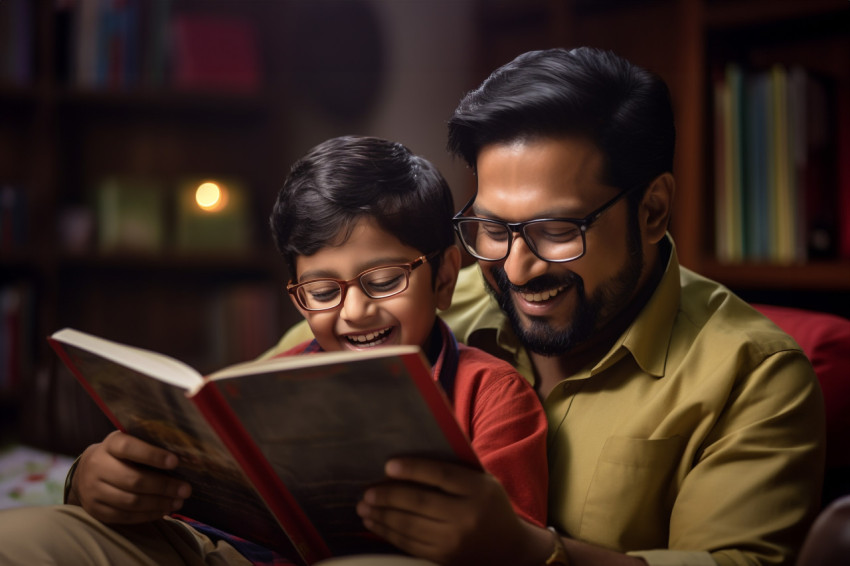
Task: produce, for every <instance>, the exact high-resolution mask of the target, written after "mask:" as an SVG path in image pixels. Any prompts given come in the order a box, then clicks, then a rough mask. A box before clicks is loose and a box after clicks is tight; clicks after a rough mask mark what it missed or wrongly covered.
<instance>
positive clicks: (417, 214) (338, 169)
mask: <svg viewBox="0 0 850 566" xmlns="http://www.w3.org/2000/svg"><path fill="white" fill-rule="evenodd" d="M453 215H454V202H453V200H452V193H451V190H450V189H449V185H448V183H447V182H446V180H445V179H444V178H443V176H442V175H441V174H440V172H439V171H438V170H437V168H436V167H434V166H433V165H432V164H431V163H430V162H429V161H428V160H427V159H425V158H423V157H420V156H418V155H414V154H413V153H411V151H410V150H409V149H408V148H407V147H405V146H404V145H402V144H400V143H397V142H392V141H389V140H385V139H381V138H377V137H367V136H342V137H337V138H331V139H329V140H327V141H325V142H322V143H320V144H319V145H317V146H316V147H314V148H313V149H311V150H310V151H309V152H308V153H307V154H306V155H304V156H303V157H302V158H301V159H299V160H298V161H296V162H295V163H294V164H293V165H292V167H291V169H290V172H289V175H288V176H287V178H286V180H285V181H284V183H283V187H282V188H281V189H280V191H279V193H278V196H277V201H276V202H275V205H274V209H273V210H272V214H271V218H270V223H271V228H272V235H273V236H274V241H275V245H276V246H277V249H278V250H279V251H280V253H281V254H282V255H283V258H284V261H285V262H286V266H287V268H288V269H289V273H290V275H291V276H292V277H293V278H294V277H295V276H296V273H295V259H296V258H297V257H298V256H309V255H312V254H314V253H316V252H317V251H319V250H320V249H321V248H323V247H325V246H328V245H339V244H340V243H342V242H344V241H345V240H347V239H348V237H349V236H350V234H351V230H352V229H353V228H354V225H355V224H356V222H357V221H358V220H360V219H362V218H371V219H374V220H375V221H376V222H377V224H378V226H380V227H381V228H382V229H383V230H386V231H387V232H389V233H390V234H393V235H394V236H395V237H397V238H398V239H399V240H400V241H401V242H402V243H403V244H405V245H407V246H410V247H412V248H416V249H417V250H419V251H420V252H422V253H423V254H428V253H431V252H434V251H439V250H443V249H445V248H446V247H448V246H450V245H452V244H454V232H453V230H452V223H451V219H452V216H453ZM411 259H413V258H411ZM430 263H431V265H432V273H433V274H434V276H436V272H437V269H438V268H439V264H440V256H437V257H436V258H435V259H433V260H432V261H431V262H430Z"/></svg>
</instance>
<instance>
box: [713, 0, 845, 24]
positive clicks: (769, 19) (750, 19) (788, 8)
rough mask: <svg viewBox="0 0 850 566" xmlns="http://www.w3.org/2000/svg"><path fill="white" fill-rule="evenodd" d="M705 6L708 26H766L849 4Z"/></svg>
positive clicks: (765, 1)
mask: <svg viewBox="0 0 850 566" xmlns="http://www.w3.org/2000/svg"><path fill="white" fill-rule="evenodd" d="M704 5H705V7H704V10H705V16H704V17H705V20H704V24H705V26H706V27H707V28H736V27H743V26H752V25H765V24H770V23H773V22H776V21H781V20H796V19H799V18H807V17H811V16H821V15H824V14H835V13H841V12H847V11H848V9H850V4H848V3H847V2H842V1H840V0H839V1H836V0H744V1H742V0H714V1H706V2H705V3H704Z"/></svg>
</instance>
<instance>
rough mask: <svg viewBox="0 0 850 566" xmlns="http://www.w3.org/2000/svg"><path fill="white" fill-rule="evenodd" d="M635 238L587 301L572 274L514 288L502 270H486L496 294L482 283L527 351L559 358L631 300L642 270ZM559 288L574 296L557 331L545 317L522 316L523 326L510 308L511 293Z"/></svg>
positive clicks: (632, 236)
mask: <svg viewBox="0 0 850 566" xmlns="http://www.w3.org/2000/svg"><path fill="white" fill-rule="evenodd" d="M636 236H637V235H636V234H630V235H629V238H628V247H629V249H628V251H629V253H628V260H627V262H626V264H625V265H624V266H623V268H622V269H621V270H620V271H619V272H617V274H615V275H614V277H612V278H611V279H609V280H608V281H607V282H605V283H603V284H602V285H600V287H599V288H598V289H597V290H596V291H595V292H594V293H593V295H591V296H590V297H588V296H587V293H586V292H585V288H584V280H582V278H581V277H579V276H578V275H576V274H575V273H573V272H567V273H565V274H563V275H562V276H555V275H550V274H546V275H542V276H540V277H537V278H535V279H532V280H531V281H529V282H528V283H526V284H525V285H523V286H522V287H517V286H515V285H513V284H512V283H511V282H510V281H509V280H508V276H507V274H506V273H505V270H504V267H503V266H502V265H500V266H498V267H493V268H492V269H491V270H490V272H491V274H492V276H493V278H494V279H495V282H496V285H497V288H498V292H496V290H494V289H493V288H492V285H491V284H490V281H488V280H487V279H486V278H485V282H486V284H487V288H488V289H489V290H490V293H491V294H492V295H493V296H494V297H495V298H496V300H497V301H498V303H499V306H500V307H501V309H502V311H503V312H504V313H505V315H506V316H507V317H508V320H509V321H510V323H511V327H512V328H513V330H514V333H515V334H516V335H517V338H519V341H520V342H521V343H522V344H523V345H524V346H525V348H526V349H527V350H529V351H531V352H534V353H537V354H541V355H544V356H559V355H563V354H566V353H568V352H570V351H571V350H573V349H574V348H576V347H577V346H579V345H580V344H582V343H583V342H585V341H587V340H588V339H589V338H590V337H591V336H592V334H593V333H594V332H595V331H598V330H599V329H600V328H601V327H602V326H604V325H605V324H607V323H608V322H610V321H611V320H612V319H613V318H614V317H615V316H616V315H617V314H619V313H620V312H622V311H623V310H624V309H625V308H626V307H627V305H628V303H629V301H630V300H631V298H632V297H633V296H634V294H635V292H636V291H637V287H638V281H639V280H640V275H641V271H642V268H643V250H642V249H641V247H640V243H639V242H640V238H639V236H637V237H636ZM561 286H566V287H568V289H567V292H569V291H574V292H575V293H576V297H577V300H576V309H575V313H574V314H573V317H572V320H570V321H564V323H563V325H562V326H561V327H560V328H559V327H556V326H554V325H553V324H552V323H551V322H550V320H549V319H547V318H545V317H528V316H526V319H528V321H527V322H525V323H524V322H523V320H522V319H521V318H520V316H519V313H518V312H517V310H516V306H515V305H514V301H513V294H512V292H523V293H534V292H539V291H544V290H547V289H556V288H558V287H561Z"/></svg>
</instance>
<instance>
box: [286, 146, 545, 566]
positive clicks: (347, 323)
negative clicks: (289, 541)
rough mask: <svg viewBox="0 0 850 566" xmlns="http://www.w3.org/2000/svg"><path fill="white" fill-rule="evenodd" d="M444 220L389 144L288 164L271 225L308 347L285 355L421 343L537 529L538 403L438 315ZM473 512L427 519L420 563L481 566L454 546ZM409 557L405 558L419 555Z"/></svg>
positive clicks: (454, 257) (446, 297) (443, 282)
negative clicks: (429, 528) (462, 560)
mask: <svg viewBox="0 0 850 566" xmlns="http://www.w3.org/2000/svg"><path fill="white" fill-rule="evenodd" d="M453 214H454V206H453V202H452V196H451V191H450V190H449V187H448V185H447V184H446V182H445V180H444V179H443V177H442V176H441V175H440V173H439V172H438V171H437V170H436V169H435V168H434V167H433V166H432V165H431V164H430V163H429V162H428V161H426V160H425V159H423V158H421V157H418V156H415V155H412V154H411V153H410V151H409V150H408V149H407V148H405V147H404V146H403V145H401V144H399V143H394V142H390V141H386V140H382V139H378V138H369V137H341V138H334V139H331V140H328V141H326V142H324V143H322V144H320V145H318V146H316V147H315V148H314V149H313V150H311V151H310V152H309V153H308V154H307V155H306V156H305V157H303V158H302V159H301V160H300V161H298V162H296V163H295V164H294V165H293V167H292V169H291V171H290V174H289V177H288V178H287V180H286V182H285V183H284V186H283V188H282V189H281V191H280V194H279V195H278V199H277V203H276V204H275V207H274V211H273V213H272V217H271V225H272V232H273V234H274V237H275V243H276V245H277V247H278V249H279V251H280V252H281V254H282V255H283V257H284V260H285V262H286V265H287V267H288V269H289V272H290V274H292V282H291V283H290V284H289V285H288V286H287V289H288V292H289V294H290V296H291V298H292V300H293V303H294V304H295V306H296V307H297V308H298V310H299V311H300V312H301V314H302V315H303V316H304V318H305V319H306V320H307V323H308V324H309V326H310V329H311V330H312V332H313V335H314V336H315V339H314V340H311V341H308V342H305V343H302V344H301V345H299V346H296V347H294V348H293V349H291V350H289V351H288V352H286V354H288V355H291V354H297V353H302V352H309V351H317V350H324V351H332V350H366V349H369V348H375V347H381V346H386V345H390V344H419V345H420V346H421V347H422V350H423V352H424V353H425V355H426V356H427V358H428V359H429V361H430V362H431V364H432V366H433V368H434V379H436V380H438V381H439V382H440V383H441V384H442V386H443V388H444V389H445V390H446V392H447V394H448V396H449V398H450V399H451V400H452V404H453V406H454V409H455V414H456V416H457V419H458V421H459V422H460V424H461V427H462V428H463V429H464V431H465V432H466V433H467V435H468V436H469V438H470V439H471V441H472V445H473V448H475V450H476V453H477V454H478V456H479V458H480V459H481V461H482V463H483V464H484V466H485V468H486V469H487V470H488V472H489V473H491V474H492V475H493V476H495V477H496V478H497V479H498V480H499V481H500V482H501V484H502V486H503V487H504V488H505V491H506V492H507V494H508V495H509V497H510V499H511V501H512V503H513V506H514V509H515V510H516V511H517V514H518V515H519V516H520V517H522V518H524V519H526V520H528V521H531V522H535V523H538V524H542V523H543V522H544V521H545V517H546V515H545V509H546V491H545V489H543V486H542V484H540V483H538V482H540V481H543V480H545V479H546V478H547V473H546V469H547V466H546V453H545V436H546V422H545V417H544V416H543V414H542V410H541V407H540V403H539V401H538V399H537V396H536V394H535V393H534V391H533V390H532V389H531V387H530V386H529V385H528V383H527V382H526V381H525V380H524V379H523V378H522V377H521V376H520V375H519V374H518V373H517V372H516V370H515V369H514V368H513V367H512V366H510V365H509V364H507V363H506V362H503V361H502V360H498V359H497V358H495V357H492V356H490V355H488V354H485V353H484V352H483V351H481V350H477V349H474V348H469V347H467V346H463V345H458V343H457V341H456V340H455V339H454V336H453V334H452V333H451V331H450V330H449V329H448V326H446V325H445V324H444V323H443V322H442V321H441V320H440V319H439V317H438V316H437V314H436V313H437V309H445V308H448V306H449V305H450V304H451V297H452V293H453V292H454V287H455V282H456V279H457V273H458V270H459V268H460V251H459V249H458V248H457V247H456V246H455V245H454V232H453V229H452V226H451V217H452V216H453ZM476 505H478V504H477V503H474V502H471V501H470V502H469V503H468V505H467V510H465V511H464V513H469V515H466V514H464V513H461V514H457V513H456V511H455V510H454V509H453V510H452V514H451V516H440V515H439V512H436V513H435V515H436V516H434V517H430V519H432V520H433V522H435V523H439V524H440V526H441V529H442V530H441V532H445V533H446V535H445V536H444V537H443V536H436V537H432V538H433V539H434V540H429V541H427V544H428V546H430V548H429V550H428V551H427V552H426V553H425V554H426V556H425V557H426V558H429V559H431V560H435V561H437V562H445V561H449V562H451V561H452V560H451V559H454V560H455V561H457V559H458V557H459V555H463V556H466V557H469V559H470V560H471V561H473V562H478V561H479V560H476V558H478V557H479V555H478V554H477V551H476V549H474V548H469V546H474V545H473V544H472V543H465V542H464V541H463V540H462V539H461V540H460V542H452V541H453V540H456V539H455V537H458V536H459V534H460V533H463V531H464V528H465V527H464V526H463V524H464V521H466V520H467V517H470V516H475V513H479V518H477V519H476V520H474V521H472V524H479V523H480V521H481V520H483V519H482V518H481V517H480V514H482V513H483V512H484V509H482V508H480V507H481V506H480V505H478V507H479V508H478V509H475V508H474V507H475V506H476ZM422 514H423V515H427V513H425V512H424V511H423V513H422ZM473 534H475V533H470V534H469V536H470V537H471V536H472V535H473ZM424 538H428V537H424ZM453 545H454V546H453ZM417 548H418V547H411V548H404V549H403V550H406V551H408V552H410V553H411V554H419V555H422V554H423V553H422V552H421V551H420V552H417Z"/></svg>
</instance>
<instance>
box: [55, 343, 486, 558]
mask: <svg viewBox="0 0 850 566" xmlns="http://www.w3.org/2000/svg"><path fill="white" fill-rule="evenodd" d="M48 340H49V342H50V344H51V345H52V347H53V348H54V349H55V351H56V352H57V354H58V355H59V357H60V358H61V359H62V361H63V362H64V363H65V364H66V365H67V367H68V368H69V369H70V370H71V372H72V373H73V374H74V376H76V378H77V379H78V380H79V382H80V383H81V384H82V385H83V387H84V388H85V389H86V391H87V392H88V393H89V394H90V395H91V396H92V398H93V399H94V400H95V401H96V403H97V404H98V405H99V406H100V408H101V409H102V410H103V412H104V413H105V414H106V415H107V416H108V417H109V419H110V420H111V421H112V422H113V424H114V425H115V426H116V427H118V428H119V429H121V430H124V431H126V432H127V433H129V434H132V435H133V436H136V437H139V438H141V439H143V440H145V441H147V442H150V443H153V444H156V445H159V446H162V447H163V448H166V449H168V450H170V451H172V452H174V453H176V454H177V455H178V456H179V457H180V462H181V464H180V466H179V467H178V468H177V470H176V471H175V475H177V476H179V477H181V478H183V479H185V480H186V481H188V482H190V483H191V484H192V487H193V492H192V496H191V497H190V498H188V499H187V500H186V502H185V504H184V506H183V508H182V509H180V511H179V513H180V514H181V515H183V516H187V517H189V518H191V519H194V520H196V521H200V522H202V523H205V524H209V525H211V526H213V527H216V528H218V529H221V530H224V531H226V532H228V533H231V534H234V535H237V536H240V537H243V538H245V539H248V540H250V541H253V542H255V543H258V544H261V545H263V546H265V547H267V548H270V549H273V550H276V551H279V552H281V553H283V554H285V555H287V556H288V557H290V558H294V559H300V560H301V561H302V562H303V563H304V564H312V563H314V562H316V561H318V560H321V559H324V558H327V557H330V556H334V555H345V554H355V553H360V552H378V551H380V550H381V549H383V550H387V549H388V545H387V544H386V543H385V542H384V541H382V540H380V539H378V538H377V537H376V536H374V535H371V534H369V533H368V532H367V531H366V530H365V529H364V527H363V526H362V522H361V520H360V518H359V516H358V515H357V514H356V511H355V505H356V503H357V501H359V499H360V497H361V496H362V493H363V491H364V490H365V488H366V487H367V486H369V485H372V484H375V483H377V482H380V481H382V480H383V479H384V472H383V468H384V464H385V462H386V460H387V459H389V458H390V457H393V456H401V455H423V456H428V457H433V458H440V459H445V460H448V461H453V462H459V463H463V464H465V465H468V466H470V467H473V468H476V469H480V467H481V464H480V462H479V461H478V459H477V457H476V455H475V453H474V451H473V450H472V448H471V446H470V444H469V441H468V439H467V438H466V436H465V435H464V433H463V432H462V430H461V428H460V426H459V425H458V423H457V421H456V420H455V418H454V413H453V411H452V409H451V407H450V405H449V403H448V401H447V399H446V397H445V395H444V394H443V392H442V390H441V389H440V387H439V385H438V383H436V382H435V381H434V379H433V378H432V376H431V371H430V369H429V367H428V364H427V362H426V361H425V358H424V356H423V355H422V353H421V351H420V349H419V348H418V347H416V346H392V347H386V348H381V349H377V350H374V351H372V352H331V353H316V354H309V355H300V356H291V357H283V358H273V359H270V360H263V361H252V362H246V363H243V364H237V365H234V366H229V367H227V368H225V369H223V370H219V371H216V372H214V373H212V374H209V375H207V376H205V377H204V376H202V375H201V374H200V373H199V372H197V371H196V370H194V369H193V368H191V367H190V366H188V365H186V364H184V363H182V362H180V361H178V360H176V359H175V358H172V357H169V356H165V355H162V354H158V353H156V352H152V351H149V350H143V349H139V348H135V347H131V346H128V345H124V344H120V343H117V342H114V341H109V340H105V339H103V338H99V337H96V336H93V335H91V334H87V333H84V332H80V331H77V330H74V329H67V328H66V329H63V330H60V331H58V332H56V333H54V334H53V335H52V336H50V337H49V338H48ZM390 548H391V547H390ZM293 553H295V554H293Z"/></svg>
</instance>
